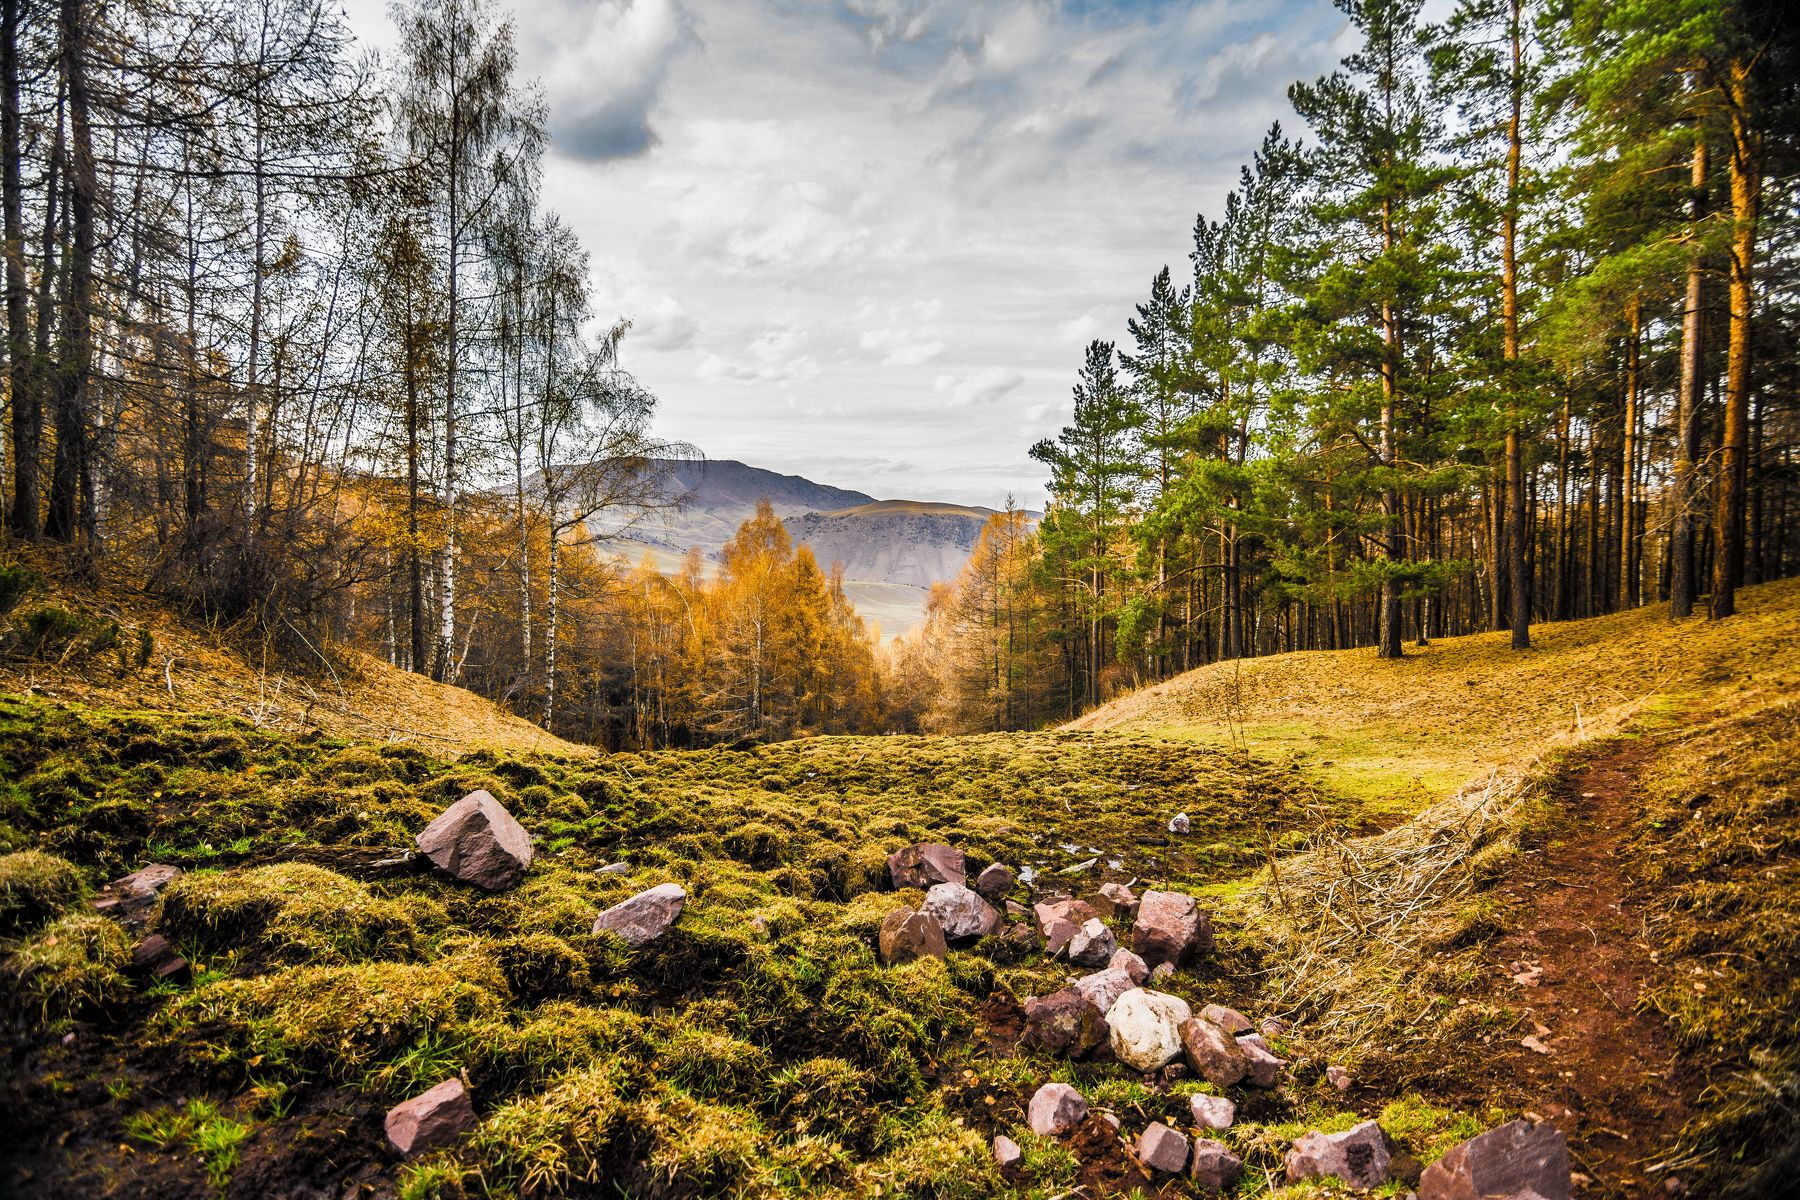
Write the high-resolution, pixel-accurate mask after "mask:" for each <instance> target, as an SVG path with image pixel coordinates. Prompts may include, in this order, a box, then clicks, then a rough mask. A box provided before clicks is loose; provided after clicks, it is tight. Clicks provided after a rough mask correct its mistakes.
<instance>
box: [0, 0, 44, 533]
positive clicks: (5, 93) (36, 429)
mask: <svg viewBox="0 0 1800 1200" xmlns="http://www.w3.org/2000/svg"><path fill="white" fill-rule="evenodd" d="M23 3H24V0H0V211H3V212H4V227H5V228H4V236H5V238H6V247H5V253H6V357H7V368H8V380H7V382H8V385H9V391H10V394H11V397H12V451H13V503H12V511H11V512H10V513H9V514H8V525H9V528H11V530H12V531H13V533H14V534H15V535H16V536H18V537H22V538H35V537H37V536H38V533H39V532H40V530H39V514H38V454H39V453H40V451H41V443H42V440H43V423H44V415H43V404H42V402H41V401H40V399H39V396H38V391H37V384H36V382H35V380H34V379H33V378H32V374H33V372H32V369H31V368H32V359H31V342H30V318H29V315H28V312H27V307H26V306H27V300H28V294H27V284H26V280H25V209H24V203H25V201H24V195H25V190H24V184H23V182H22V180H21V175H20V163H19V154H20V144H19V138H20V127H21V116H20V111H19V10H20V8H21V7H22V5H23ZM54 186H55V185H54V183H52V185H51V187H52V189H54ZM46 203H50V201H48V200H46ZM48 267H49V264H48V263H46V264H45V269H46V270H48Z"/></svg>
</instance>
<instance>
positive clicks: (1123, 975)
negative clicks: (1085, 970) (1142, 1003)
mask: <svg viewBox="0 0 1800 1200" xmlns="http://www.w3.org/2000/svg"><path fill="white" fill-rule="evenodd" d="M1136 986H1137V981H1136V980H1134V979H1132V977H1131V975H1130V973H1129V972H1127V971H1123V970H1121V969H1120V968H1118V967H1108V968H1106V969H1105V970H1104V971H1095V972H1094V973H1093V974H1092V975H1083V976H1082V977H1081V978H1080V979H1077V980H1076V981H1075V983H1074V988H1075V990H1076V991H1078V992H1080V993H1081V994H1082V995H1083V996H1084V997H1086V999H1087V1001H1088V1003H1089V1004H1092V1005H1093V1006H1094V1007H1095V1008H1097V1009H1099V1010H1100V1012H1101V1014H1102V1015H1105V1014H1106V1013H1108V1012H1111V1011H1112V1006H1113V1005H1114V1004H1115V1003H1116V1002H1117V1001H1118V999H1119V997H1120V996H1123V995H1124V994H1125V993H1126V992H1129V991H1130V990H1131V989H1132V988H1134V987H1136Z"/></svg>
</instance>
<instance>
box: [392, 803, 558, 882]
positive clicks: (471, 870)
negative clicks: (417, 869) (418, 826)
mask: <svg viewBox="0 0 1800 1200" xmlns="http://www.w3.org/2000/svg"><path fill="white" fill-rule="evenodd" d="M414 841H415V842H417V843H418V847H419V852H420V853H421V854H423V855H424V856H425V857H426V858H429V859H430V860H431V865H432V866H434V867H436V868H437V869H438V870H440V871H442V872H444V873H445V874H446V875H449V876H450V877H451V878H452V879H454V880H456V881H457V882H458V883H467V884H472V885H473V886H475V887H478V888H481V889H483V890H485V891H489V892H499V891H504V890H505V889H507V888H509V887H512V886H513V885H514V884H516V883H518V882H519V880H521V879H523V878H524V877H525V868H527V867H529V866H530V865H531V835H530V834H528V833H526V832H525V827H524V826H523V825H521V824H519V823H518V822H517V821H515V820H513V817H512V814H511V813H509V812H507V811H506V808H505V806H504V805H502V804H501V803H500V802H499V801H498V800H496V799H494V798H493V797H492V796H490V795H488V794H487V793H486V792H485V791H482V792H470V793H469V794H468V795H466V796H464V797H463V798H462V799H461V800H458V801H457V802H456V803H455V804H452V805H451V806H450V807H449V808H446V809H445V810H444V811H443V812H441V813H439V814H438V816H437V820H435V821H433V822H432V823H431V824H429V825H427V826H426V827H425V828H424V830H423V831H422V832H421V833H420V834H419V836H418V837H417V838H415V839H414Z"/></svg>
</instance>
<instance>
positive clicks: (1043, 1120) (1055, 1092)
mask: <svg viewBox="0 0 1800 1200" xmlns="http://www.w3.org/2000/svg"><path fill="white" fill-rule="evenodd" d="M1087 1111H1088V1106H1087V1101H1086V1100H1083V1099H1082V1098H1081V1093H1080V1092H1078V1091H1076V1090H1075V1089H1074V1088H1072V1087H1070V1086H1069V1085H1068V1084H1066V1083H1046V1084H1045V1085H1044V1086H1043V1087H1041V1088H1039V1089H1038V1090H1037V1091H1036V1092H1035V1093H1033V1094H1032V1097H1031V1106H1030V1107H1029V1108H1028V1109H1027V1110H1026V1119H1027V1120H1028V1121H1029V1122H1030V1124H1031V1132H1033V1133H1035V1134H1037V1135H1038V1136H1039V1137H1056V1136H1058V1135H1059V1134H1064V1133H1067V1132H1069V1130H1071V1129H1073V1128H1075V1127H1076V1126H1077V1125H1079V1124H1081V1123H1082V1122H1083V1121H1085V1120H1087Z"/></svg>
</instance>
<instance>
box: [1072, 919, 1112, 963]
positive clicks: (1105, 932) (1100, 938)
mask: <svg viewBox="0 0 1800 1200" xmlns="http://www.w3.org/2000/svg"><path fill="white" fill-rule="evenodd" d="M1118 948H1119V943H1118V941H1117V939H1115V938H1114V937H1113V931H1112V930H1111V929H1109V928H1107V925H1106V922H1105V921H1102V920H1101V919H1100V918H1099V917H1095V918H1093V919H1092V920H1090V921H1088V922H1087V923H1086V924H1085V925H1083V926H1082V927H1081V930H1080V932H1078V933H1077V934H1076V935H1075V936H1074V937H1072V938H1070V939H1069V961H1070V962H1072V963H1074V964H1075V965H1076V966H1078V967H1104V966H1105V965H1106V964H1107V963H1108V962H1110V961H1111V960H1112V956H1113V951H1115V950H1117V949H1118Z"/></svg>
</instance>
